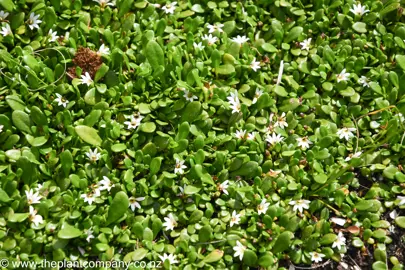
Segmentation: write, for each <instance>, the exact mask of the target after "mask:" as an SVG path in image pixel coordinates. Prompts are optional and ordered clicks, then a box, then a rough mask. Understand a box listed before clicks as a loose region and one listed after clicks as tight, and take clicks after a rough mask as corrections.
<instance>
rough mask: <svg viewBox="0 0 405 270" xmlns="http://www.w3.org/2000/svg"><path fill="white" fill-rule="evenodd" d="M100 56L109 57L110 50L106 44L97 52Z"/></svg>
mask: <svg viewBox="0 0 405 270" xmlns="http://www.w3.org/2000/svg"><path fill="white" fill-rule="evenodd" d="M97 54H98V55H108V54H110V49H109V48H108V47H106V46H104V44H101V46H100V48H99V49H98V52H97Z"/></svg>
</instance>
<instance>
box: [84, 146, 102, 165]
mask: <svg viewBox="0 0 405 270" xmlns="http://www.w3.org/2000/svg"><path fill="white" fill-rule="evenodd" d="M86 156H87V157H88V158H89V160H90V161H92V162H96V161H97V160H99V159H100V157H101V153H97V148H95V149H94V151H92V150H91V149H89V152H87V153H86Z"/></svg>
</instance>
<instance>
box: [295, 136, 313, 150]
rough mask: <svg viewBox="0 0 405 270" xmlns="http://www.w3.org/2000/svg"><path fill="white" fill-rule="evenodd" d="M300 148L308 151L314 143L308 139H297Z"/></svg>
mask: <svg viewBox="0 0 405 270" xmlns="http://www.w3.org/2000/svg"><path fill="white" fill-rule="evenodd" d="M297 142H298V146H299V147H301V148H302V149H303V150H305V149H308V148H309V145H310V144H312V142H311V141H310V140H309V139H308V137H306V136H305V137H302V138H297Z"/></svg>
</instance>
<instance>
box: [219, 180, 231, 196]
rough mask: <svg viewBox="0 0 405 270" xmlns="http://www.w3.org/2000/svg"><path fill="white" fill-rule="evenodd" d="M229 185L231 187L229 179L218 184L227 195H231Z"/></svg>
mask: <svg viewBox="0 0 405 270" xmlns="http://www.w3.org/2000/svg"><path fill="white" fill-rule="evenodd" d="M228 187H229V180H225V181H224V182H222V183H221V184H219V185H218V189H219V190H220V191H222V192H223V193H225V194H226V195H229V193H228Z"/></svg>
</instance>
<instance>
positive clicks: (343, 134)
mask: <svg viewBox="0 0 405 270" xmlns="http://www.w3.org/2000/svg"><path fill="white" fill-rule="evenodd" d="M354 131H356V129H355V128H350V127H349V128H348V127H344V128H341V129H339V130H338V131H337V135H338V136H339V138H340V139H343V138H345V139H346V141H348V140H350V138H352V137H354V134H353V133H352V132H354Z"/></svg>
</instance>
